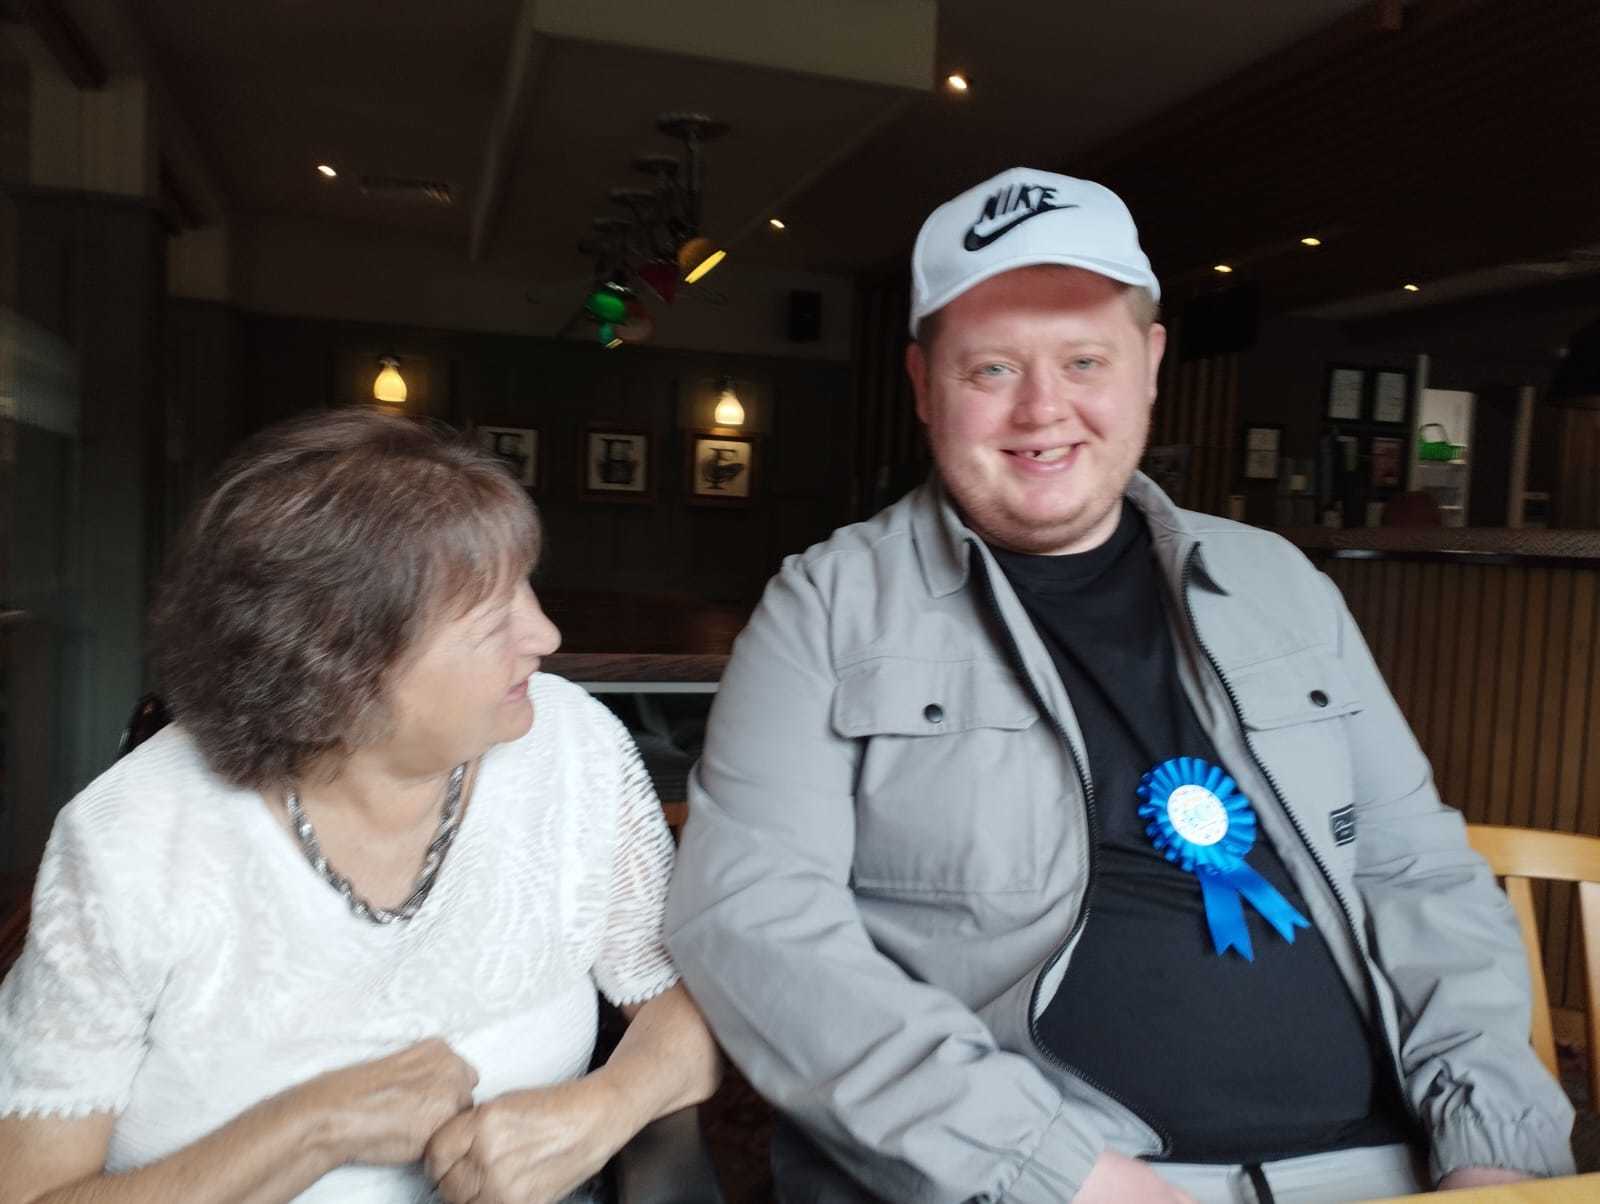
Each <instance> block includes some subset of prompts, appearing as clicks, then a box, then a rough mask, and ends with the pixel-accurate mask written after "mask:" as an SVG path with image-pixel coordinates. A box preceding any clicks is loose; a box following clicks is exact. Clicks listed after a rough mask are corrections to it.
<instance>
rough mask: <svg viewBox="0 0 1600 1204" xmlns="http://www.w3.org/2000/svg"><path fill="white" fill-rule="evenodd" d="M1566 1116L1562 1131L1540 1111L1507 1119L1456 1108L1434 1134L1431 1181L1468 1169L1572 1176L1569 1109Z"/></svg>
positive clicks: (1573, 1172)
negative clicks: (1488, 1168)
mask: <svg viewBox="0 0 1600 1204" xmlns="http://www.w3.org/2000/svg"><path fill="white" fill-rule="evenodd" d="M1567 1120H1568V1126H1567V1128H1566V1129H1565V1130H1563V1129H1561V1128H1559V1127H1558V1125H1557V1124H1556V1122H1555V1121H1554V1120H1552V1118H1551V1117H1549V1116H1547V1115H1545V1114H1544V1113H1543V1112H1534V1111H1531V1110H1530V1111H1528V1112H1524V1113H1523V1114H1522V1115H1521V1116H1519V1117H1514V1118H1509V1117H1487V1116H1482V1115H1479V1114H1478V1113H1477V1112H1476V1111H1474V1110H1473V1109H1470V1108H1460V1109H1457V1110H1456V1111H1455V1112H1454V1113H1453V1114H1452V1115H1451V1116H1450V1117H1449V1119H1448V1120H1446V1121H1445V1122H1444V1123H1442V1124H1441V1125H1439V1127H1438V1128H1436V1129H1435V1130H1434V1132H1433V1143H1432V1144H1433V1152H1432V1155H1431V1156H1430V1159H1429V1169H1430V1171H1431V1173H1432V1175H1433V1182H1434V1184H1435V1185H1436V1186H1437V1184H1438V1183H1439V1180H1441V1179H1443V1178H1444V1177H1445V1176H1446V1175H1448V1174H1450V1173H1451V1172H1452V1171H1459V1170H1466V1169H1468V1168H1469V1167H1498V1168H1500V1169H1502V1170H1508V1171H1521V1172H1522V1173H1523V1174H1525V1175H1538V1176H1540V1177H1542V1178H1550V1177H1553V1176H1556V1175H1571V1174H1575V1173H1576V1171H1577V1168H1576V1165H1575V1164H1574V1163H1573V1160H1572V1132H1571V1123H1570V1122H1571V1114H1570V1113H1568V1115H1567Z"/></svg>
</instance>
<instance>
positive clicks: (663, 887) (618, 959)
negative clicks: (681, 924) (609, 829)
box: [594, 714, 678, 1007]
mask: <svg viewBox="0 0 1600 1204" xmlns="http://www.w3.org/2000/svg"><path fill="white" fill-rule="evenodd" d="M606 720H607V721H608V726H609V727H610V728H611V729H612V731H611V736H612V739H610V740H607V741H606V744H607V745H608V746H609V747H612V748H615V749H616V755H617V756H618V757H620V759H621V770H622V772H621V774H620V775H619V776H620V780H621V783H622V799H621V802H620V804H619V806H618V809H617V840H616V845H615V851H614V852H613V855H612V863H611V880H610V886H609V893H608V897H607V900H606V921H605V935H604V937H603V939H602V941H601V945H600V954H599V957H598V958H596V960H595V965H594V979H595V983H596V985H597V986H599V988H600V990H601V991H602V992H604V994H605V997H606V998H607V999H609V1000H610V1001H611V1002H612V1003H614V1004H616V1005H617V1006H619V1007H620V1006H622V1005H623V1004H633V1003H643V1002H644V1001H646V1000H648V999H652V998H654V997H655V996H657V995H659V994H660V993H661V992H662V991H665V990H666V989H667V988H668V987H670V986H672V985H673V984H674V983H675V982H677V981H678V971H677V969H676V968H675V967H674V966H673V964H672V959H671V957H670V956H669V955H668V954H667V946H666V941H665V940H664V939H663V937H662V929H661V921H662V914H663V912H664V911H665V909H666V903H667V882H668V880H669V879H670V878H671V877H672V857H673V847H672V834H671V833H670V832H669V831H667V821H666V819H665V818H664V817H663V816H662V814H661V802H660V800H659V799H657V798H656V791H655V787H654V786H652V785H651V784H650V775H649V773H648V772H646V770H645V767H644V761H643V759H642V758H641V757H640V756H639V749H638V747H637V746H636V745H635V744H634V742H633V738H632V737H631V736H629V735H628V732H627V729H625V728H624V727H623V726H622V724H621V723H619V722H618V721H617V720H616V719H615V717H613V716H611V715H610V714H607V715H606Z"/></svg>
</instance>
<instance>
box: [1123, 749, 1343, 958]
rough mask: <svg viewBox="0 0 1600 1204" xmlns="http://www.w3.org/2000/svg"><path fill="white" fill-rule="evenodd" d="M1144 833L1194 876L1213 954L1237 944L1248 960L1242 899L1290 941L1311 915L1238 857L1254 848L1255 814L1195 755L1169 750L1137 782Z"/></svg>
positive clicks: (1307, 924)
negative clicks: (1173, 753) (1169, 753)
mask: <svg viewBox="0 0 1600 1204" xmlns="http://www.w3.org/2000/svg"><path fill="white" fill-rule="evenodd" d="M1138 795H1139V798H1140V799H1141V800H1142V802H1141V804H1140V806H1139V816H1140V818H1142V819H1144V820H1146V821H1147V823H1146V825H1145V835H1146V836H1148V837H1149V838H1150V843H1151V844H1153V845H1154V846H1155V849H1156V852H1158V853H1160V854H1161V855H1162V856H1163V857H1165V858H1166V859H1167V860H1168V861H1170V862H1172V863H1173V864H1174V865H1176V866H1178V867H1179V868H1180V869H1182V870H1184V872H1186V873H1190V874H1193V875H1194V876H1195V877H1196V878H1198V879H1199V881H1200V893H1201V896H1202V898H1203V899H1204V900H1205V908H1206V925H1207V927H1208V928H1210V930H1211V944H1212V946H1213V947H1214V948H1215V949H1216V951H1217V953H1218V954H1223V953H1226V952H1227V951H1228V950H1229V949H1230V948H1232V949H1237V950H1238V951H1239V953H1240V954H1241V955H1242V956H1243V957H1244V959H1245V960H1246V961H1252V962H1253V961H1255V951H1254V950H1253V949H1252V948H1251V945H1250V930H1249V928H1248V927H1247V926H1246V924H1245V919H1244V901H1246V900H1248V901H1249V903H1250V905H1251V906H1252V907H1254V908H1255V909H1256V910H1257V911H1258V912H1260V913H1261V916H1262V918H1263V919H1264V920H1266V921H1267V923H1269V924H1271V925H1272V927H1273V928H1275V929H1277V932H1278V935H1279V936H1281V937H1283V939H1284V940H1286V941H1288V942H1289V943H1290V944H1293V943H1294V931H1295V929H1296V928H1310V927H1311V921H1309V920H1308V919H1306V918H1305V916H1303V915H1301V914H1300V913H1299V912H1298V911H1297V910H1295V908H1294V905H1293V904H1291V903H1290V902H1289V900H1287V899H1285V898H1284V897H1283V896H1282V895H1280V894H1279V893H1278V891H1277V888H1276V887H1274V886H1273V885H1272V883H1270V882H1268V881H1267V880H1266V879H1265V878H1263V877H1262V876H1261V875H1260V874H1258V873H1256V871H1255V870H1253V869H1251V868H1250V866H1248V865H1247V864H1245V856H1246V854H1248V853H1249V852H1250V850H1251V849H1252V848H1254V847H1255V843H1256V813H1255V810H1254V808H1252V807H1251V806H1250V800H1249V799H1248V798H1246V797H1245V796H1244V793H1243V792H1242V791H1241V790H1240V789H1239V786H1238V784H1237V783H1236V782H1235V781H1234V780H1233V779H1232V778H1231V777H1229V776H1228V774H1227V773H1226V772H1225V771H1224V770H1223V769H1221V768H1220V767H1219V766H1216V765H1213V764H1211V763H1210V762H1209V761H1206V760H1203V759H1202V758H1200V757H1173V758H1172V759H1171V760H1168V761H1163V762H1162V763H1161V764H1160V765H1157V766H1156V767H1155V768H1154V769H1152V770H1151V771H1150V772H1149V773H1147V774H1145V775H1144V777H1143V778H1141V779H1140V781H1139V789H1138Z"/></svg>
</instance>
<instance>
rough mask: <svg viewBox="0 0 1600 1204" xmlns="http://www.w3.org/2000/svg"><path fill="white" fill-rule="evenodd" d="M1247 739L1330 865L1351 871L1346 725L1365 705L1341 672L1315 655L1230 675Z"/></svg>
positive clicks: (1304, 654)
mask: <svg viewBox="0 0 1600 1204" xmlns="http://www.w3.org/2000/svg"><path fill="white" fill-rule="evenodd" d="M1228 680H1229V683H1230V684H1231V686H1232V687H1233V692H1234V696H1235V698H1236V699H1237V700H1238V704H1239V713H1240V716H1241V718H1242V719H1243V721H1244V727H1245V733H1246V735H1247V736H1248V737H1249V740H1250V746H1251V748H1252V749H1253V750H1254V751H1255V754H1256V757H1257V759H1259V760H1260V762H1261V764H1262V765H1263V766H1265V768H1266V769H1267V772H1268V773H1269V774H1270V775H1271V776H1272V780H1273V782H1274V783H1275V784H1276V785H1277V788H1278V792H1279V794H1280V795H1281V796H1282V798H1283V801H1284V803H1285V804H1286V805H1287V806H1288V807H1289V808H1290V809H1291V810H1292V811H1293V812H1294V815H1295V817H1296V818H1297V819H1298V820H1299V821H1300V826H1301V827H1302V828H1303V829H1304V831H1305V834H1306V836H1307V837H1308V838H1309V839H1310V841H1311V842H1312V844H1313V845H1314V846H1315V847H1316V849H1317V851H1318V852H1319V853H1320V854H1321V855H1322V857H1323V858H1324V860H1325V861H1327V862H1328V864H1329V865H1330V866H1332V867H1334V868H1336V869H1338V870H1340V871H1342V873H1343V874H1345V875H1348V873H1349V872H1350V870H1351V868H1352V867H1353V865H1354V859H1355V835H1356V815H1355V806H1354V804H1355V799H1354V789H1355V788H1354V781H1355V779H1354V771H1353V767H1352V765H1351V760H1350V756H1351V753H1350V742H1349V737H1348V733H1347V731H1346V726H1347V724H1348V723H1349V721H1350V719H1351V718H1352V717H1354V716H1355V715H1357V714H1359V713H1360V712H1361V710H1362V702H1361V699H1360V697H1359V696H1358V695H1357V694H1356V691H1355V687H1354V686H1353V685H1352V684H1351V682H1350V678H1349V676H1348V675H1347V674H1346V673H1345V671H1344V669H1343V667H1342V666H1341V665H1340V664H1339V662H1338V661H1337V660H1336V659H1335V658H1334V657H1333V656H1331V655H1329V654H1328V653H1326V652H1323V651H1321V650H1319V649H1306V650H1303V651H1300V652H1296V653H1293V654H1291V655H1289V656H1284V657H1278V658H1275V659H1273V660H1270V661H1263V662H1261V663H1259V664H1254V665H1251V666H1249V668H1247V669H1241V670H1237V671H1234V672H1232V673H1230V674H1229V675H1228Z"/></svg>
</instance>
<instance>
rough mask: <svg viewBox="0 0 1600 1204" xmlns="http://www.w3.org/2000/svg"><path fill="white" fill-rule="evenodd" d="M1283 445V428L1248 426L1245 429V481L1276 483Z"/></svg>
mask: <svg viewBox="0 0 1600 1204" xmlns="http://www.w3.org/2000/svg"><path fill="white" fill-rule="evenodd" d="M1282 445H1283V427H1281V426H1247V427H1245V428H1244V479H1245V480H1247V481H1276V480H1277V479H1278V455H1279V452H1280V450H1281V448H1282Z"/></svg>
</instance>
